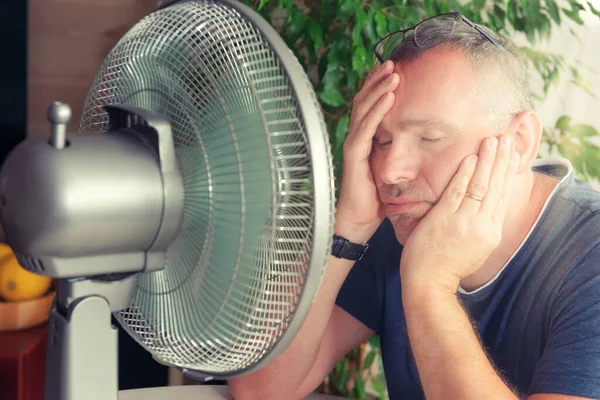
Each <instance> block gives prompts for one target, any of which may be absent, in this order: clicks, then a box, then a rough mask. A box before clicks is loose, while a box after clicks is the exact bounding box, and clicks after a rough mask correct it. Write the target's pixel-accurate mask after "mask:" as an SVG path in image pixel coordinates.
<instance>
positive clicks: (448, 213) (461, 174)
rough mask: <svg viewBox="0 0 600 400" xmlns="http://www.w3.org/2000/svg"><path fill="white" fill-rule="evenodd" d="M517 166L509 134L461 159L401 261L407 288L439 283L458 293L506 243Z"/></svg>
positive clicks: (438, 285) (444, 287) (517, 159)
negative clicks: (464, 281) (504, 233)
mask: <svg viewBox="0 0 600 400" xmlns="http://www.w3.org/2000/svg"><path fill="white" fill-rule="evenodd" d="M518 163H519V156H518V153H517V152H516V151H514V150H513V144H512V140H511V138H510V137H508V136H505V135H503V136H500V137H499V140H498V139H497V138H496V137H489V138H486V139H484V140H483V142H482V144H481V148H480V150H479V157H477V156H475V155H471V156H468V157H466V158H465V160H463V162H462V164H461V165H460V167H459V168H458V171H457V172H456V174H455V175H454V177H453V179H452V180H451V181H450V184H449V185H448V187H447V188H446V190H445V191H444V194H443V195H442V197H441V198H440V200H439V202H438V203H437V204H436V205H435V206H434V207H433V208H432V209H431V211H430V212H429V213H428V214H427V215H426V216H425V218H423V220H421V222H419V224H418V225H417V227H416V228H415V229H414V231H413V232H412V233H411V235H410V237H409V238H408V240H407V242H406V244H405V247H404V250H403V252H402V260H401V263H400V274H401V277H402V286H403V287H405V286H406V287H407V286H408V285H411V286H412V285H414V286H416V287H419V286H422V285H427V286H429V287H431V286H432V285H435V286H436V287H437V288H441V289H444V290H447V291H448V292H449V293H451V294H454V293H456V290H457V288H458V285H459V284H460V281H461V280H462V279H463V278H465V277H467V276H469V275H470V274H472V273H474V272H475V271H477V270H478V269H479V268H480V267H481V266H482V265H483V263H484V262H485V260H486V259H487V258H488V257H489V255H490V254H491V253H492V251H493V250H494V249H496V248H497V247H498V245H499V244H500V241H501V240H502V227H503V222H504V217H505V214H506V208H507V203H508V199H509V197H510V194H511V188H512V182H513V179H514V177H515V175H516V171H517V166H518ZM470 196H473V197H474V198H473V197H470ZM479 199H481V200H479Z"/></svg>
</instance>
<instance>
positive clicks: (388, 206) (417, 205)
mask: <svg viewBox="0 0 600 400" xmlns="http://www.w3.org/2000/svg"><path fill="white" fill-rule="evenodd" d="M425 207H427V202H425V201H418V200H402V201H395V202H387V203H385V213H386V215H387V216H388V217H391V216H393V215H396V214H409V213H411V214H413V213H417V212H418V211H419V210H420V209H422V208H425Z"/></svg>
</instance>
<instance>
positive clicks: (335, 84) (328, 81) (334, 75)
mask: <svg viewBox="0 0 600 400" xmlns="http://www.w3.org/2000/svg"><path fill="white" fill-rule="evenodd" d="M341 80H342V73H341V72H340V70H339V67H336V66H335V64H334V65H328V66H327V71H326V72H325V75H323V91H324V92H331V91H333V90H338V88H339V86H340V81H341Z"/></svg>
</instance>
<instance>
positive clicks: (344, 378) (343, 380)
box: [340, 368, 350, 391]
mask: <svg viewBox="0 0 600 400" xmlns="http://www.w3.org/2000/svg"><path fill="white" fill-rule="evenodd" d="M349 378H350V371H349V370H348V368H343V369H342V371H341V372H340V385H342V387H343V388H344V391H346V385H347V384H348V379H349Z"/></svg>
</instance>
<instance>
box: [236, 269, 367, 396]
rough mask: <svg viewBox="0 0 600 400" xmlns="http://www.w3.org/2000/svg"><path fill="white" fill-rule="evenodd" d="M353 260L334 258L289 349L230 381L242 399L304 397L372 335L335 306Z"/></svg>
mask: <svg viewBox="0 0 600 400" xmlns="http://www.w3.org/2000/svg"><path fill="white" fill-rule="evenodd" d="M353 264H354V262H352V261H349V260H341V259H337V258H335V257H330V261H329V265H328V267H327V272H326V274H325V277H324V279H323V283H322V285H321V289H320V291H319V294H318V295H317V299H316V300H315V302H314V304H313V306H312V308H311V310H310V312H309V313H308V316H307V318H306V320H305V321H304V323H303V325H302V327H301V328H300V330H299V331H298V333H297V335H296V337H295V338H294V339H293V340H292V341H291V342H290V344H289V345H288V347H287V348H286V349H285V350H284V351H283V352H282V353H281V354H280V355H279V357H277V358H276V359H275V360H273V361H272V362H271V363H270V364H269V365H267V366H266V367H264V368H262V369H260V370H258V371H256V372H253V373H250V374H248V375H244V376H241V377H239V378H234V379H231V380H229V381H228V384H229V387H230V388H231V391H232V393H233V395H234V397H235V398H236V399H237V400H247V399H261V400H269V399H290V400H292V399H301V398H303V397H304V396H306V395H307V394H309V393H310V392H311V391H313V390H314V389H315V388H316V387H317V386H318V385H319V383H320V382H322V381H323V379H324V378H325V376H327V374H328V373H329V371H331V369H332V368H333V366H335V363H336V362H337V361H338V360H339V359H341V357H343V356H344V354H346V353H347V352H348V351H350V350H351V349H352V348H354V347H356V346H357V345H358V344H360V343H362V342H363V341H365V340H366V339H368V338H369V337H370V336H371V335H373V331H372V330H371V329H369V328H367V327H366V326H365V325H364V324H362V323H361V322H360V321H358V320H356V319H355V318H354V317H352V316H351V315H350V314H348V313H347V312H345V311H344V310H342V309H341V308H339V307H337V306H335V299H336V296H337V294H338V292H339V290H340V287H341V285H342V284H343V282H344V279H345V278H346V276H347V275H348V272H349V271H350V268H351V267H352V265H353Z"/></svg>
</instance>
